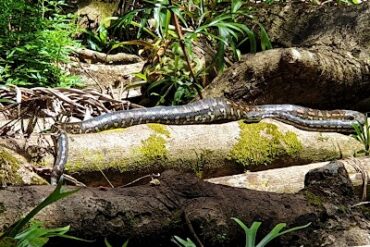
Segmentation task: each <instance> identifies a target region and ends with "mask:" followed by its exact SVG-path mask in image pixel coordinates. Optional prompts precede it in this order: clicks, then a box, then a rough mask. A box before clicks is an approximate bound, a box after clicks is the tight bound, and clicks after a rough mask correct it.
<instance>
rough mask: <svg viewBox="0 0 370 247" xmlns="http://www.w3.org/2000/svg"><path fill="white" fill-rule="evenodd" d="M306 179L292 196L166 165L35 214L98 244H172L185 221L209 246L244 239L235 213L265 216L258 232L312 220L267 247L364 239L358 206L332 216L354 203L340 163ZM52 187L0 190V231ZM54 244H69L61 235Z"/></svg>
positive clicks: (186, 233) (365, 227)
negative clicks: (152, 174)
mask: <svg viewBox="0 0 370 247" xmlns="http://www.w3.org/2000/svg"><path fill="white" fill-rule="evenodd" d="M318 178H320V179H318ZM306 185H307V187H306V189H305V190H303V191H301V192H299V193H298V194H295V195H288V194H276V193H268V192H257V191H252V190H246V189H239V188H231V187H227V186H222V185H214V184H210V183H206V182H202V181H200V180H198V179H197V178H196V177H194V176H193V175H190V174H180V173H177V172H174V171H168V172H165V173H164V174H162V177H161V178H160V183H159V184H158V183H157V186H150V185H143V186H138V187H131V188H116V189H106V190H99V189H94V188H88V189H81V190H79V191H78V193H76V194H74V195H72V196H70V197H67V198H66V199H63V201H61V202H57V203H55V204H53V205H52V206H49V207H48V208H46V209H44V210H43V211H42V212H41V213H39V214H38V215H37V217H36V218H37V219H38V220H41V221H43V222H45V223H46V224H47V226H49V227H57V226H65V225H70V226H71V232H70V234H73V235H75V236H79V237H83V238H87V239H96V240H97V241H98V243H99V242H101V240H102V239H103V238H104V237H106V238H107V239H108V240H109V241H111V242H112V244H117V243H118V242H119V241H120V242H121V243H122V242H123V241H125V240H126V239H130V245H132V246H148V245H149V244H151V245H153V243H155V246H169V241H170V238H171V236H173V235H179V236H181V237H183V238H186V237H190V238H192V239H194V233H192V231H190V230H189V228H190V227H192V228H193V229H194V232H195V234H196V235H197V236H198V237H199V239H200V240H201V241H202V243H203V244H205V245H206V246H209V247H211V246H244V243H243V241H244V239H245V238H244V237H243V236H242V230H241V229H240V228H239V227H238V226H237V225H236V223H234V222H233V221H232V220H231V219H230V218H231V217H238V218H239V219H240V220H242V221H244V222H245V223H246V224H247V225H248V226H250V225H251V223H252V222H253V221H262V222H263V226H262V229H260V231H261V232H259V238H261V236H264V235H266V234H267V232H268V231H270V230H271V229H272V228H273V226H275V225H276V224H278V223H281V222H285V223H287V224H288V226H289V227H292V226H297V225H303V224H307V223H308V222H312V225H311V226H310V227H309V228H307V229H305V230H300V231H298V232H294V233H290V234H286V235H284V236H283V237H281V238H279V240H277V241H275V243H274V244H273V245H272V246H300V245H302V244H303V245H305V246H321V244H322V243H324V242H325V243H326V244H328V243H329V244H328V245H326V246H348V245H352V244H353V241H352V238H351V236H352V235H351V234H350V233H351V232H353V231H356V233H358V234H360V233H361V234H362V235H361V236H362V238H360V239H361V240H359V239H357V242H355V245H360V244H369V242H368V240H366V238H365V237H366V236H367V234H364V233H366V232H368V231H369V230H370V225H369V222H368V221H367V220H366V219H364V218H361V217H359V216H360V211H359V210H358V208H352V209H351V210H342V211H340V212H341V215H340V219H338V218H337V216H336V214H338V210H339V209H338V208H339V207H342V208H343V207H344V208H347V207H349V206H350V205H353V204H354V203H356V202H357V199H356V196H355V195H354V193H353V191H352V188H351V185H350V182H349V180H348V177H347V174H346V171H345V169H344V168H343V167H342V166H340V165H337V164H332V165H329V166H327V167H324V168H321V170H316V171H312V172H311V173H309V175H308V176H307V178H306ZM52 189H53V188H52V187H50V186H49V187H48V186H31V187H22V188H20V187H8V188H5V189H2V190H0V202H2V204H1V205H2V207H1V208H2V211H1V213H0V231H2V230H4V228H6V227H7V226H9V225H10V224H11V223H12V222H14V221H15V220H16V219H18V218H19V217H21V216H22V215H23V214H24V212H26V211H29V210H30V209H31V208H33V207H34V206H35V205H36V204H37V203H39V202H40V201H41V199H42V198H45V196H46V195H47V194H49V193H50V192H51V191H52ZM323 215H326V216H325V217H324V216H323ZM329 222H330V224H329ZM337 225H338V226H340V228H337V227H336V226H337ZM338 229H340V230H338ZM364 236H365V237H364ZM313 239H314V241H313ZM329 240H330V241H334V242H330V241H329ZM328 241H329V242H328ZM351 241H352V242H351ZM54 244H55V245H53V246H60V245H62V246H66V245H65V244H66V243H65V242H60V241H59V240H58V241H56V242H54ZM79 246H83V245H82V244H81V245H79Z"/></svg>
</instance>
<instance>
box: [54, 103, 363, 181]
mask: <svg viewBox="0 0 370 247" xmlns="http://www.w3.org/2000/svg"><path fill="white" fill-rule="evenodd" d="M264 118H274V119H278V120H280V121H282V122H285V123H288V124H290V125H293V126H295V127H297V128H300V129H306V130H311V131H321V132H328V131H329V132H341V133H351V132H353V127H352V126H353V125H354V124H356V123H361V124H363V123H364V122H365V119H366V117H365V115H364V114H362V113H360V112H356V111H350V110H333V111H322V110H316V109H310V108H306V107H302V106H297V105H287V104H285V105H256V106H247V105H241V104H236V103H234V102H232V101H230V100H227V99H224V98H213V99H205V100H200V101H197V102H194V103H190V104H187V105H183V106H157V107H152V108H140V109H133V110H126V111H117V112H112V113H107V114H104V115H101V116H98V117H94V118H92V119H89V120H85V121H81V122H75V123H61V124H56V125H55V126H54V127H56V128H57V129H59V130H62V134H61V135H60V136H61V137H60V138H63V140H61V139H59V142H58V143H59V144H60V145H57V146H58V147H57V148H58V150H57V152H56V153H57V155H56V161H57V162H56V163H55V164H54V168H53V173H52V177H53V179H54V181H55V177H59V176H60V175H61V174H62V173H63V168H64V164H62V165H61V164H60V163H63V162H64V163H65V162H66V160H67V151H66V150H67V148H68V147H67V146H68V142H67V141H66V135H65V134H64V132H67V133H72V134H81V133H91V132H99V131H103V130H107V129H112V128H126V127H129V126H133V125H138V124H145V123H162V124H170V125H188V124H205V123H222V122H228V121H234V120H240V119H243V120H244V121H245V122H248V123H251V122H258V121H260V120H262V119H264ZM63 144H65V145H63ZM63 150H64V151H63ZM60 156H62V157H60Z"/></svg>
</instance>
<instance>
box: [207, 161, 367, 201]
mask: <svg viewBox="0 0 370 247" xmlns="http://www.w3.org/2000/svg"><path fill="white" fill-rule="evenodd" d="M333 162H334V163H335V164H338V165H343V167H344V168H345V169H346V171H347V173H348V176H349V179H350V180H351V182H352V185H353V186H354V187H355V188H356V191H357V192H358V195H359V196H362V192H363V190H364V189H365V192H366V193H367V197H368V198H370V194H369V191H370V184H368V182H367V180H366V178H365V179H364V177H363V176H368V175H367V174H370V158H368V157H366V158H365V157H363V158H350V159H344V160H336V161H327V162H320V163H313V164H308V165H303V166H292V167H285V168H278V169H270V170H266V171H258V172H246V173H243V174H238V175H233V176H225V177H217V178H211V179H207V180H206V181H208V182H210V183H215V184H223V185H227V186H231V187H237V188H246V189H251V190H258V191H269V192H277V193H297V192H298V191H300V190H301V189H303V188H304V178H305V175H306V174H307V173H308V172H309V171H310V170H312V169H315V168H320V167H324V166H326V165H328V164H330V163H333ZM364 183H365V184H364ZM364 186H366V187H364Z"/></svg>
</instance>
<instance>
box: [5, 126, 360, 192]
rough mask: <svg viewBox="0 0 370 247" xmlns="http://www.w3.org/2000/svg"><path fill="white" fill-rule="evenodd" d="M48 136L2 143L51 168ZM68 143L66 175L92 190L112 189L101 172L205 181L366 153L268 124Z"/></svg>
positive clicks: (135, 132)
mask: <svg viewBox="0 0 370 247" xmlns="http://www.w3.org/2000/svg"><path fill="white" fill-rule="evenodd" d="M44 136H45V135H44ZM45 138H46V139H44V141H42V142H41V141H40V138H39V136H34V137H31V138H30V139H28V140H27V145H26V146H25V147H24V140H22V139H13V140H11V139H9V138H8V139H2V140H1V139H0V145H1V146H2V147H3V149H4V150H5V151H6V149H10V150H13V151H15V152H17V153H18V154H20V155H23V156H24V157H25V158H27V159H28V160H29V161H28V162H30V161H31V160H32V161H33V163H34V164H36V165H37V164H38V165H41V166H45V164H46V165H48V166H49V167H50V166H51V164H53V161H54V157H53V155H51V154H49V155H48V154H47V153H45V151H47V150H51V151H52V150H53V147H54V146H53V145H52V143H53V142H52V141H51V140H50V138H47V137H46V136H45ZM69 139H70V140H69V153H68V155H69V156H68V164H67V165H66V172H67V173H68V174H71V175H73V176H75V177H76V178H78V179H79V180H81V181H82V182H84V183H86V184H88V185H91V186H97V185H106V180H105V178H104V176H103V175H102V174H101V172H102V171H103V172H104V174H105V175H106V176H107V177H108V179H109V181H111V182H112V183H113V184H115V185H122V184H126V183H128V182H130V181H131V180H133V179H135V178H137V177H140V176H143V175H146V174H148V173H157V172H161V171H163V170H166V169H177V170H181V171H187V172H189V171H191V172H195V173H196V174H198V175H199V176H202V177H204V178H207V177H215V176H225V175H230V174H236V173H241V172H243V171H244V170H245V169H248V170H264V169H268V168H276V167H287V166H292V165H303V164H307V163H310V162H317V161H325V160H333V159H339V158H342V157H349V156H353V155H354V154H356V152H357V151H359V150H361V149H362V148H363V147H362V144H361V143H359V142H357V141H356V140H355V139H354V138H352V137H349V136H345V135H342V134H338V133H318V132H309V131H303V130H299V129H297V128H295V127H293V126H290V125H287V124H283V123H280V122H278V121H274V120H267V119H266V120H263V121H262V122H260V123H256V124H245V123H243V122H241V121H240V122H230V123H225V124H210V125H187V126H186V125H185V126H166V125H159V124H148V125H139V126H133V127H130V128H126V129H114V130H110V131H104V132H100V133H94V134H84V135H69ZM23 150H26V151H27V152H26V153H24V151H23ZM19 163H24V160H19Z"/></svg>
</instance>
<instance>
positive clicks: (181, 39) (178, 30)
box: [168, 0, 203, 99]
mask: <svg viewBox="0 0 370 247" xmlns="http://www.w3.org/2000/svg"><path fill="white" fill-rule="evenodd" d="M168 3H169V6H170V8H169V9H170V11H171V14H172V20H173V23H174V25H175V30H176V33H177V36H178V37H179V43H180V46H181V49H182V52H183V53H184V56H185V60H186V63H187V64H188V67H189V71H190V74H191V77H193V80H194V81H193V86H194V87H195V90H197V93H198V95H199V98H200V99H203V95H202V91H201V90H200V89H199V87H198V85H197V78H196V76H195V74H194V71H193V67H192V66H191V62H190V57H189V54H188V52H187V51H186V48H185V43H184V35H183V34H182V30H181V26H180V22H179V19H178V18H177V15H176V14H175V12H174V11H173V10H172V6H173V5H172V1H171V0H169V1H168Z"/></svg>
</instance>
